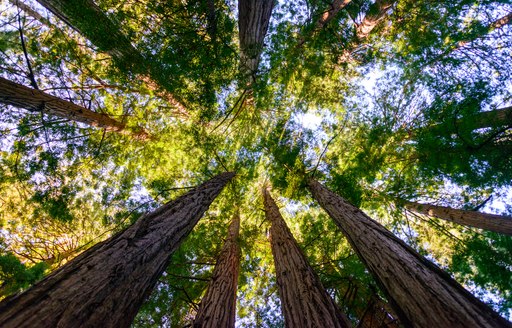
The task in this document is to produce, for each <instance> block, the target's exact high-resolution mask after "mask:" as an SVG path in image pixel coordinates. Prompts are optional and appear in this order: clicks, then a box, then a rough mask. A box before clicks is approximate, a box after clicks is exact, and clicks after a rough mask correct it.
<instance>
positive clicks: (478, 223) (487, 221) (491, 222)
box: [405, 202, 512, 235]
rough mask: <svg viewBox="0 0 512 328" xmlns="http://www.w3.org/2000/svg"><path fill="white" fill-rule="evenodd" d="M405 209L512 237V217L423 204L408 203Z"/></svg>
mask: <svg viewBox="0 0 512 328" xmlns="http://www.w3.org/2000/svg"><path fill="white" fill-rule="evenodd" d="M405 207H406V208H407V209H409V210H412V211H414V212H418V213H421V214H425V215H428V216H434V217H436V218H439V219H442V220H446V221H450V222H454V223H458V224H462V225H466V226H470V227H475V228H480V229H484V230H490V231H494V232H499V233H503V234H506V235H512V217H510V216H503V215H496V214H489V213H482V212H478V211H465V210H459V209H455V208H451V207H446V206H437V205H430V204H421V203H417V202H406V203H405Z"/></svg>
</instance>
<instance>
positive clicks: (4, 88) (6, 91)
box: [0, 77, 149, 139]
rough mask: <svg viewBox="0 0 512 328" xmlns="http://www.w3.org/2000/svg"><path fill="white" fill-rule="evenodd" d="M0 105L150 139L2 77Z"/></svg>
mask: <svg viewBox="0 0 512 328" xmlns="http://www.w3.org/2000/svg"><path fill="white" fill-rule="evenodd" d="M0 103H4V104H7V105H11V106H15V107H21V108H24V109H28V110H29V111H32V112H42V113H45V114H49V115H55V116H59V117H63V118H67V119H69V120H72V121H76V122H80V123H85V124H88V125H92V126H98V127H102V128H105V129H106V130H107V131H117V132H120V133H123V134H132V135H133V136H135V137H136V138H139V139H146V138H148V137H149V136H148V134H147V133H146V131H144V130H143V129H139V130H136V131H131V130H130V129H128V128H127V127H126V124H124V123H123V122H119V121H117V120H115V119H113V118H112V117H110V116H108V115H107V114H102V113H98V112H95V111H92V110H90V109H88V108H85V107H82V106H79V105H77V104H75V103H72V102H70V101H66V100H63V99H60V98H58V97H55V96H52V95H49V94H47V93H44V92H42V91H39V90H36V89H32V88H29V87H26V86H24V85H21V84H18V83H15V82H12V81H9V80H6V79H4V78H2V77H0Z"/></svg>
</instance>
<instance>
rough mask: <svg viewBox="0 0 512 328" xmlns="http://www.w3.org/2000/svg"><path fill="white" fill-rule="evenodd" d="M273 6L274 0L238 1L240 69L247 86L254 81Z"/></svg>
mask: <svg viewBox="0 0 512 328" xmlns="http://www.w3.org/2000/svg"><path fill="white" fill-rule="evenodd" d="M273 8H274V0H239V1H238V34H239V40H240V70H241V73H242V75H243V76H244V77H246V78H247V81H246V83H247V84H248V85H249V86H251V85H252V84H253V83H254V81H255V74H256V72H257V70H258V65H259V62H260V56H261V53H262V52H263V40H264V39H265V35H267V31H268V26H269V23H270V16H271V15H272V9H273Z"/></svg>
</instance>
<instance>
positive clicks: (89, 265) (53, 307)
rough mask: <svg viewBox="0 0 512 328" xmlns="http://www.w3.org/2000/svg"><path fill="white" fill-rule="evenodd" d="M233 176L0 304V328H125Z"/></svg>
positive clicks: (142, 222)
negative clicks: (186, 238)
mask: <svg viewBox="0 0 512 328" xmlns="http://www.w3.org/2000/svg"><path fill="white" fill-rule="evenodd" d="M233 176H234V173H223V174H220V175H218V176H217V177H215V178H213V179H211V180H210V181H208V182H206V183H204V184H202V185H201V186H199V187H197V188H195V189H194V190H192V191H190V192H188V193H186V194H185V195H183V196H181V197H179V198H178V199H176V200H174V201H171V202H169V203H167V204H166V205H164V206H161V207H160V208H158V209H157V210H155V211H153V212H151V213H149V214H146V215H144V216H143V217H142V218H140V219H139V220H138V221H137V222H136V223H135V224H134V225H132V226H131V227H129V228H128V229H126V230H124V231H122V232H120V233H118V234H116V235H115V236H113V237H111V238H110V239H108V240H106V241H104V242H102V243H99V244H98V245H96V246H94V247H92V248H91V249H89V250H87V251H86V252H84V253H83V254H81V255H79V256H78V257H77V258H75V259H74V260H72V261H71V262H69V263H68V264H66V265H64V266H63V267H62V268H60V269H58V270H57V271H56V272H54V273H52V274H51V275H49V276H48V277H46V278H44V279H43V280H42V281H40V282H39V283H37V284H36V285H35V286H33V287H32V288H31V289H29V290H27V291H26V292H25V293H23V294H20V295H16V296H14V297H12V298H9V299H6V300H4V302H2V303H0V326H1V327H6V328H8V327H116V328H117V327H129V326H130V324H131V322H132V320H133V318H134V317H135V315H136V314H137V311H138V309H139V307H140V305H141V304H142V302H143V301H144V299H145V298H146V297H147V296H148V295H149V293H150V292H151V289H152V288H153V286H154V285H155V283H156V282H157V280H158V278H159V277H160V275H161V273H162V272H163V270H165V268H166V266H167V265H168V262H169V258H170V256H171V254H172V253H173V252H174V251H175V250H176V249H177V248H178V246H179V245H180V243H181V241H182V240H183V239H184V238H185V237H186V236H187V235H188V234H189V233H190V231H191V230H192V229H193V228H194V226H195V225H196V223H197V222H198V221H199V219H200V218H201V216H202V215H203V213H204V212H205V211H206V210H207V209H208V207H209V205H210V203H211V202H212V201H213V200H214V199H215V197H217V195H218V194H219V193H220V191H221V190H222V188H223V187H224V186H225V185H226V183H227V182H228V181H229V180H230V179H231V178H232V177H233Z"/></svg>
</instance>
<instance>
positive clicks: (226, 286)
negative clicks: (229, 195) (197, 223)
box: [193, 211, 240, 328]
mask: <svg viewBox="0 0 512 328" xmlns="http://www.w3.org/2000/svg"><path fill="white" fill-rule="evenodd" d="M239 231H240V213H239V212H238V211H237V213H236V214H235V215H234V216H233V220H232V221H231V224H230V226H229V232H228V233H229V235H228V239H227V240H226V241H225V243H224V246H223V247H222V250H221V253H220V256H219V259H218V260H217V263H216V264H215V269H214V270H213V277H212V280H211V282H210V285H209V286H208V290H207V291H206V294H205V296H204V297H203V299H202V300H201V304H199V310H198V311H197V315H196V318H195V319H194V324H193V327H194V328H207V327H211V328H217V327H225V328H234V327H235V318H236V291H237V286H238V272H239V271H240V245H239V243H238V235H239Z"/></svg>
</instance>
